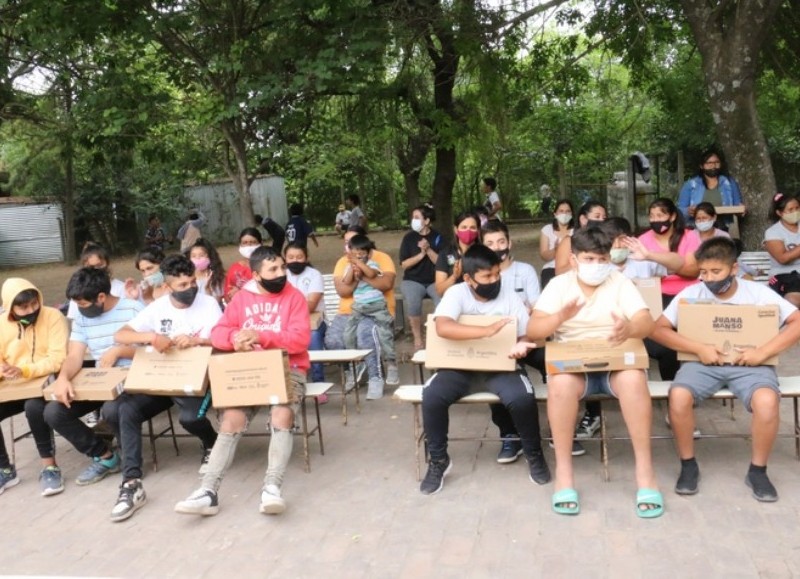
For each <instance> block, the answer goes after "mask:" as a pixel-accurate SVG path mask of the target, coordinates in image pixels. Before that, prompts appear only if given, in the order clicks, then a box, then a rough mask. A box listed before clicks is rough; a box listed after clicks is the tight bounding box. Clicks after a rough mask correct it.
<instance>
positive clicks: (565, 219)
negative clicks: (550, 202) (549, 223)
mask: <svg viewBox="0 0 800 579" xmlns="http://www.w3.org/2000/svg"><path fill="white" fill-rule="evenodd" d="M556 221H558V222H559V223H560V224H561V225H567V224H568V223H569V222H570V221H572V213H559V214H557V215H556Z"/></svg>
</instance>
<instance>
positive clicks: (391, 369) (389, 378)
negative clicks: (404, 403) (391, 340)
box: [386, 364, 400, 386]
mask: <svg viewBox="0 0 800 579" xmlns="http://www.w3.org/2000/svg"><path fill="white" fill-rule="evenodd" d="M386 384H388V385H389V386H399V385H400V372H399V371H398V369H397V364H387V365H386Z"/></svg>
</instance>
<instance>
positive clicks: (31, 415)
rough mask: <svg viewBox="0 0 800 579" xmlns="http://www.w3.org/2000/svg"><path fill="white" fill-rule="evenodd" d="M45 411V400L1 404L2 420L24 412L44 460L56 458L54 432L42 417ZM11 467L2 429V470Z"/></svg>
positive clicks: (0, 456) (0, 436) (0, 466)
mask: <svg viewBox="0 0 800 579" xmlns="http://www.w3.org/2000/svg"><path fill="white" fill-rule="evenodd" d="M43 409H44V398H31V399H30V400H12V401H11V402H2V403H0V420H4V419H6V418H10V417H12V416H16V415H17V414H19V413H20V412H22V411H23V410H24V411H25V417H26V418H27V419H28V426H29V427H30V429H31V434H33V439H34V441H36V450H37V451H39V456H40V457H42V458H53V457H54V456H55V451H56V448H55V447H56V445H55V440H54V438H53V431H52V430H51V429H50V427H49V426H47V423H46V422H45V421H44V416H43V415H42V410H43ZM9 466H11V460H10V458H9V456H8V452H7V451H6V443H5V440H4V439H3V430H2V429H0V468H8V467H9Z"/></svg>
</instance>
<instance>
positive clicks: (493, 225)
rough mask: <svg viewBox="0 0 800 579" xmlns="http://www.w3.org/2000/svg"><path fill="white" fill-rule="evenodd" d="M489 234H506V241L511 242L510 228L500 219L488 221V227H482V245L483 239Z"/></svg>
mask: <svg viewBox="0 0 800 579" xmlns="http://www.w3.org/2000/svg"><path fill="white" fill-rule="evenodd" d="M487 233H504V234H505V236H506V240H508V241H510V240H511V235H510V234H509V233H508V226H507V225H506V224H505V223H503V222H502V221H500V220H498V219H493V220H492V221H487V222H486V225H484V226H483V227H481V243H483V237H484V236H485V235H486V234H487Z"/></svg>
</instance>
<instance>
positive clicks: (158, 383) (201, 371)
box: [125, 346, 212, 396]
mask: <svg viewBox="0 0 800 579" xmlns="http://www.w3.org/2000/svg"><path fill="white" fill-rule="evenodd" d="M211 349H212V348H211V346H197V347H194V348H186V349H185V350H179V349H177V348H171V349H169V350H167V351H166V352H164V353H163V354H160V353H158V352H157V351H156V350H155V349H154V348H153V347H152V346H146V347H141V348H136V354H135V355H134V356H133V362H132V363H131V369H130V371H129V372H128V379H127V380H125V392H129V393H131V394H154V395H157V396H204V395H205V393H206V390H207V389H208V373H207V370H208V360H209V359H210V358H211Z"/></svg>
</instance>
